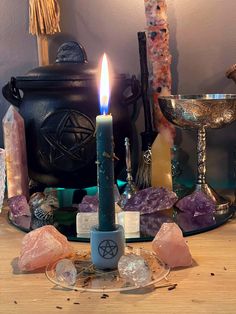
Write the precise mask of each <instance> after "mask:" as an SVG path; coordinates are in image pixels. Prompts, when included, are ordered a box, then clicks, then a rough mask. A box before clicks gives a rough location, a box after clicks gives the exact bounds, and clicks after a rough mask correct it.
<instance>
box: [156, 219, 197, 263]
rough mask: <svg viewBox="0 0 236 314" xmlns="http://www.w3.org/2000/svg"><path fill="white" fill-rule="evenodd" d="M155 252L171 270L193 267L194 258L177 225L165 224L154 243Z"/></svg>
mask: <svg viewBox="0 0 236 314" xmlns="http://www.w3.org/2000/svg"><path fill="white" fill-rule="evenodd" d="M152 248H153V251H154V252H155V253H156V254H157V255H158V256H159V257H160V259H161V260H162V261H163V262H165V263H166V264H167V265H169V266H170V267H171V268H175V267H180V266H190V265H192V257H191V254H190V251H189V248H188V246H187V244H186V242H185V240H184V237H183V233H182V231H181V229H180V228H179V227H178V226H177V225H176V224H175V223H163V224H162V226H161V228H160V230H159V231H158V233H157V234H156V236H155V238H154V240H153V241H152Z"/></svg>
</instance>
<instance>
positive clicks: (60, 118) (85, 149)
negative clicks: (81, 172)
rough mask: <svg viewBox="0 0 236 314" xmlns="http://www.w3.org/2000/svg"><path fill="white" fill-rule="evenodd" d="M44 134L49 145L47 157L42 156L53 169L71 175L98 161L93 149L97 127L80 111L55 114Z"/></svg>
mask: <svg viewBox="0 0 236 314" xmlns="http://www.w3.org/2000/svg"><path fill="white" fill-rule="evenodd" d="M40 131H41V135H42V137H43V139H44V140H45V142H46V143H47V145H46V148H45V147H44V153H43V152H40V153H41V155H43V157H44V159H45V158H46V159H47V162H49V164H50V165H53V166H56V167H58V168H61V169H62V170H64V171H66V170H69V171H71V170H73V169H78V168H81V167H83V166H84V165H85V164H87V163H88V162H89V161H90V160H91V159H92V158H93V157H94V156H93V154H92V150H93V149H94V154H95V148H93V147H92V148H91V144H93V141H94V136H93V135H94V132H95V126H94V124H93V123H92V121H91V120H90V119H89V118H88V117H87V116H86V115H84V114H82V113H81V112H79V111H75V110H58V111H56V112H54V113H52V114H51V115H49V116H48V117H47V118H46V119H45V121H44V122H43V125H42V127H41V130H40ZM44 146H45V145H44ZM92 146H93V145H92Z"/></svg>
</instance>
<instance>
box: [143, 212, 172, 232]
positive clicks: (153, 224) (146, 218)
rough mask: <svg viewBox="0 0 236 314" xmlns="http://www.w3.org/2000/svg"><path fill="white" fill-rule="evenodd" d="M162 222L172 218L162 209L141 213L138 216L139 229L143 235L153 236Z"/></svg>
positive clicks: (169, 220)
mask: <svg viewBox="0 0 236 314" xmlns="http://www.w3.org/2000/svg"><path fill="white" fill-rule="evenodd" d="M164 222H173V219H172V218H171V217H170V216H168V215H167V214H166V213H165V212H163V211H159V212H157V213H153V214H149V215H142V216H141V217H140V231H141V233H142V234H143V235H145V236H148V237H155V235H156V234H157V232H158V231H159V229H160V228H161V225H162V224H163V223H164Z"/></svg>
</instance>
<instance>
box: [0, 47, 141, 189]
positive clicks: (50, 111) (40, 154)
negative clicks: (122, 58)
mask: <svg viewBox="0 0 236 314" xmlns="http://www.w3.org/2000/svg"><path fill="white" fill-rule="evenodd" d="M96 74H97V70H96V67H93V66H91V65H90V64H89V63H88V61H87V56H86V53H85V50H84V48H83V47H82V46H81V45H80V44H78V43H75V42H69V43H65V44H63V45H62V46H61V47H60V48H59V50H58V53H57V59H56V62H55V64H53V65H49V66H44V67H38V68H36V69H33V70H31V71H30V72H28V73H27V74H26V75H25V76H20V77H16V78H11V81H10V82H9V83H8V84H7V85H6V86H4V87H3V96H4V97H5V98H6V99H7V100H8V101H9V102H10V103H12V104H13V105H15V106H17V107H19V110H20V113H21V115H22V116H23V118H24V121H25V128H26V141H27V158H28V167H29V175H30V178H31V179H33V180H34V181H36V182H38V183H41V184H43V185H46V186H55V187H59V186H60V187H67V188H68V187H71V188H83V187H87V186H92V185H96V182H97V180H96V143H95V132H96V129H95V120H96V116H97V115H98V114H99V103H98V99H99V97H98V87H97V75H96ZM128 87H129V88H130V89H131V96H129V97H125V95H124V92H125V90H127V88H128ZM139 96H140V88H139V82H138V81H137V80H136V79H135V77H132V78H131V79H127V78H126V77H125V75H114V77H113V88H112V92H111V100H110V112H111V113H112V115H113V121H114V127H113V128H114V143H115V147H114V151H115V154H116V156H117V157H118V158H119V160H116V161H115V175H116V177H118V176H119V174H120V172H121V170H122V169H123V167H124V161H125V148H124V139H125V137H126V136H127V137H131V136H132V134H131V133H132V129H131V120H130V118H129V113H128V105H129V104H131V103H133V104H135V103H136V101H137V99H138V98H139Z"/></svg>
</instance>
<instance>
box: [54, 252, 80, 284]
mask: <svg viewBox="0 0 236 314" xmlns="http://www.w3.org/2000/svg"><path fill="white" fill-rule="evenodd" d="M76 277H77V270H76V268H75V265H74V263H73V262H72V261H71V260H70V259H66V258H64V259H62V260H60V261H59V262H57V265H56V278H57V280H58V281H59V282H60V283H62V284H66V285H68V286H73V285H74V284H75V283H76Z"/></svg>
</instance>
